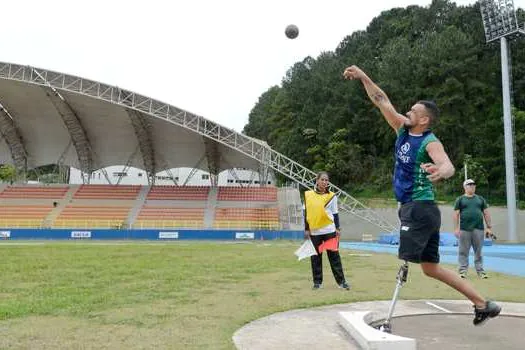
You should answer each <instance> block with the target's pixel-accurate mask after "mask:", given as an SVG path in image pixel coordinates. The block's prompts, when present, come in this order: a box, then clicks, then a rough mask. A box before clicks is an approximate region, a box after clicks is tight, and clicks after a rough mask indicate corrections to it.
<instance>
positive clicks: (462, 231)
mask: <svg viewBox="0 0 525 350" xmlns="http://www.w3.org/2000/svg"><path fill="white" fill-rule="evenodd" d="M463 188H464V190H465V194H463V195H461V196H459V197H458V198H457V199H456V203H455V205H454V214H453V220H454V234H455V235H456V237H458V239H459V249H458V262H459V275H460V276H461V278H466V277H467V270H468V257H469V253H470V247H472V248H473V250H474V256H475V257H474V265H475V267H476V272H477V273H478V276H479V277H480V278H487V277H488V276H487V274H486V273H485V271H484V270H483V256H482V255H481V250H482V248H483V241H484V238H485V233H484V232H483V229H484V227H483V219H485V223H486V224H487V229H486V234H487V236H491V235H492V224H491V218H490V214H489V211H488V204H487V201H486V200H485V198H483V197H481V196H479V195H477V194H476V182H475V181H474V180H472V179H467V180H465V181H464V182H463Z"/></svg>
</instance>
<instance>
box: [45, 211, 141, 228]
mask: <svg viewBox="0 0 525 350" xmlns="http://www.w3.org/2000/svg"><path fill="white" fill-rule="evenodd" d="M130 210H131V206H104V205H68V206H66V207H65V208H64V210H62V212H61V213H60V215H59V216H58V217H57V218H56V220H55V221H54V223H53V227H54V228H120V227H122V225H123V224H124V221H125V220H126V218H127V216H128V214H129V211H130Z"/></svg>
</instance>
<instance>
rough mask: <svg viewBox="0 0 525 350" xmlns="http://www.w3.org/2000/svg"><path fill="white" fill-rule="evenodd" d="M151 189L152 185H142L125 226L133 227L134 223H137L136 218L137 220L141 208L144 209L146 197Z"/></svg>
mask: <svg viewBox="0 0 525 350" xmlns="http://www.w3.org/2000/svg"><path fill="white" fill-rule="evenodd" d="M150 189H151V186H142V188H141V189H140V192H139V194H138V196H137V199H136V201H135V204H134V205H133V208H131V210H130V211H129V215H128V217H127V218H126V220H125V221H124V227H126V228H130V227H133V224H134V223H135V220H137V216H138V215H139V212H140V209H142V207H143V206H144V204H145V203H146V198H147V197H148V193H149V191H150Z"/></svg>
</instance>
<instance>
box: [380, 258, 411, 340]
mask: <svg viewBox="0 0 525 350" xmlns="http://www.w3.org/2000/svg"><path fill="white" fill-rule="evenodd" d="M407 276H408V262H407V261H405V262H404V263H403V265H401V267H400V268H399V271H398V272H397V285H396V289H395V290H394V296H393V297H392V302H391V304H390V308H389V310H388V316H387V317H386V319H385V321H384V322H383V324H382V325H381V326H379V330H380V331H381V332H385V333H392V324H391V319H392V315H393V314H394V308H395V306H396V301H397V296H398V295H399V290H400V289H401V287H403V284H404V283H405V282H406V281H407Z"/></svg>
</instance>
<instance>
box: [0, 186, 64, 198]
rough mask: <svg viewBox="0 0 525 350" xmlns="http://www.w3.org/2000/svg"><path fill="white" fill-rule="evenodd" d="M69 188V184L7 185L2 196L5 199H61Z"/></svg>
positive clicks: (0, 196)
mask: <svg viewBox="0 0 525 350" xmlns="http://www.w3.org/2000/svg"><path fill="white" fill-rule="evenodd" d="M68 190H69V186H16V185H15V186H7V187H6V188H5V189H4V190H3V191H2V192H1V193H0V198H5V199H26V198H41V199H61V198H62V197H64V195H65V194H66V192H67V191H68Z"/></svg>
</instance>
